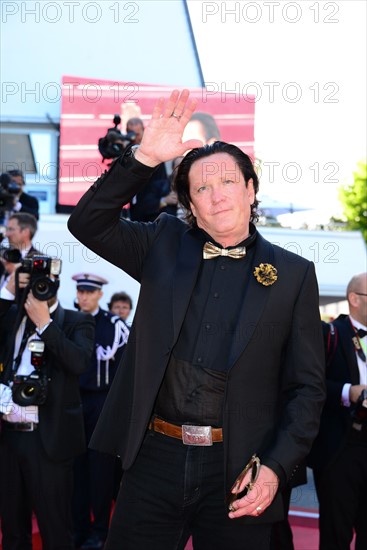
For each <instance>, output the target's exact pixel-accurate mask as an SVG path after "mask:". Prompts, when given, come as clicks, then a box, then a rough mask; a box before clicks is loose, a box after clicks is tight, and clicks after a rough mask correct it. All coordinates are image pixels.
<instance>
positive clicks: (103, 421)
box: [69, 160, 325, 522]
mask: <svg viewBox="0 0 367 550" xmlns="http://www.w3.org/2000/svg"><path fill="white" fill-rule="evenodd" d="M126 162H127V164H126V167H123V166H122V165H121V164H120V163H119V162H115V163H114V165H113V166H112V167H111V169H110V171H109V172H108V173H107V174H104V175H103V176H102V177H101V178H99V179H98V180H97V181H96V183H95V184H94V185H93V186H92V188H91V189H90V190H89V191H88V192H87V193H86V194H85V195H84V197H82V199H81V200H80V202H79V203H78V205H77V207H76V208H75V210H74V212H73V214H72V215H71V217H70V219H69V229H70V231H71V232H72V233H73V234H74V235H75V236H76V237H77V238H78V239H79V240H80V241H81V242H82V243H84V244H85V245H86V246H88V247H89V248H90V249H92V250H94V252H96V253H97V254H99V255H100V256H102V257H104V258H105V259H107V260H108V261H110V262H111V263H113V264H115V265H117V266H118V267H120V268H121V269H123V270H124V271H125V272H127V273H128V274H129V275H131V276H132V277H133V278H134V279H136V280H137V281H138V282H139V283H141V289H140V296H139V301H138V305H137V309H136V313H135V316H134V322H133V325H132V328H131V332H130V338H129V342H128V344H127V347H126V351H125V354H124V357H123V360H122V367H121V368H120V369H118V371H117V374H116V378H115V380H114V383H113V385H112V387H111V390H110V392H109V395H108V398H107V401H106V405H105V407H104V410H103V412H102V415H101V418H100V421H99V423H98V425H97V428H96V431H95V433H94V437H93V439H92V445H93V446H95V447H96V448H99V449H100V450H103V451H106V452H112V453H116V454H119V455H120V456H121V459H122V464H123V468H124V469H128V468H129V467H130V466H131V465H132V464H133V462H134V460H135V458H136V455H137V453H138V451H139V448H140V445H141V443H142V440H143V437H144V434H145V431H146V429H147V425H148V422H149V419H150V416H151V414H152V410H153V407H154V402H155V399H156V396H157V393H158V390H159V387H160V384H161V382H162V379H163V376H164V373H165V369H166V366H167V364H168V360H169V357H170V353H171V350H172V348H173V347H174V345H175V343H176V341H177V338H178V335H179V332H180V329H181V326H182V323H183V320H184V317H185V313H186V309H187V307H188V304H189V300H190V297H191V294H192V292H193V289H194V287H195V282H196V278H197V274H198V270H199V268H200V264H201V261H202V245H200V243H199V241H198V239H196V238H194V236H193V231H192V230H191V229H190V227H189V226H188V225H187V224H185V223H184V222H182V221H181V220H179V219H177V218H175V217H173V216H169V215H166V214H162V215H161V216H159V218H158V219H157V220H156V221H155V222H154V223H150V224H146V223H138V222H131V221H128V220H120V221H119V214H120V208H121V204H122V203H126V202H128V201H129V200H130V198H131V196H133V195H135V194H136V193H137V191H138V190H139V188H140V187H142V185H144V183H145V182H147V181H148V180H149V175H150V174H151V169H149V168H148V167H145V166H143V165H142V164H140V163H138V162H137V161H136V160H126ZM260 263H271V264H273V265H274V266H275V267H276V268H277V270H278V280H277V281H276V283H275V284H273V285H271V286H267V287H266V286H264V285H262V284H260V283H259V282H258V281H257V280H256V278H255V277H254V276H252V277H251V278H250V280H249V281H248V284H247V291H246V294H245V297H244V301H243V307H242V310H241V314H240V319H239V323H240V326H241V333H242V338H240V339H237V340H236V341H234V342H233V346H232V349H231V353H230V355H229V357H228V367H229V371H228V377H227V385H226V392H225V398H224V411H223V419H224V421H223V438H224V450H225V477H226V490H229V489H230V487H231V486H232V484H233V483H234V480H235V478H236V477H237V476H238V475H239V473H240V472H241V470H242V469H243V467H244V465H245V464H246V463H247V462H248V460H249V459H250V457H251V455H252V454H253V453H257V454H258V455H259V456H260V457H261V460H262V463H264V464H267V465H269V466H270V467H271V468H273V470H274V471H276V472H277V474H278V475H279V476H280V478H281V479H282V480H283V482H284V483H285V482H286V481H288V480H289V478H291V476H292V474H293V472H294V471H295V469H296V467H297V464H298V463H299V462H300V461H301V460H302V459H303V458H304V457H305V455H306V454H307V453H308V452H309V449H310V447H311V443H312V441H313V439H314V437H315V436H316V434H317V430H318V426H319V417H320V413H321V408H322V405H323V402H324V396H325V388H324V368H323V344H322V334H321V323H320V316H319V309H318V290H317V282H316V277H315V271H314V266H313V264H312V263H310V262H308V261H306V260H305V259H303V258H301V257H299V256H296V255H294V254H291V253H289V252H286V251H285V250H283V249H281V248H279V247H276V246H272V245H271V244H270V243H269V242H268V241H266V240H265V239H263V238H262V237H261V235H258V239H257V244H256V251H255V254H254V263H253V266H252V268H251V271H250V272H251V273H252V272H253V270H254V268H255V267H256V266H259V265H260ZM233 299H236V297H235V296H234V297H233ZM116 418H118V419H119V421H118V422H116V421H115V419H116ZM281 517H282V504H281V501H280V499H279V498H278V497H276V499H275V501H274V502H273V504H272V505H271V506H270V507H269V508H268V509H267V510H266V511H265V513H264V514H262V515H261V516H260V518H255V519H251V518H246V519H245V520H244V521H248V522H252V521H263V522H267V521H275V520H277V519H281Z"/></svg>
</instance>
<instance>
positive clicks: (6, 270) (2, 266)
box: [0, 213, 41, 290]
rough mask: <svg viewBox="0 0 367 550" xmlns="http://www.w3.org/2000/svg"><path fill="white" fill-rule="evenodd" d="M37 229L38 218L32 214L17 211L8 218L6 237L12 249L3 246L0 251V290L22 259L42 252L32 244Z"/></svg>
mask: <svg viewBox="0 0 367 550" xmlns="http://www.w3.org/2000/svg"><path fill="white" fill-rule="evenodd" d="M36 231H37V220H36V218H35V217H34V216H33V215H32V214H26V213H16V214H12V215H11V216H10V218H9V219H8V221H7V225H6V237H7V239H8V244H9V248H10V250H9V251H8V249H7V248H3V249H2V250H1V253H0V290H1V289H2V288H3V287H5V286H6V284H7V282H8V279H9V277H10V275H11V274H12V273H13V271H15V269H16V267H17V264H18V262H19V260H20V259H24V258H30V257H32V256H35V255H36V254H41V252H40V251H39V250H37V249H36V248H35V247H34V246H33V244H32V239H33V237H34V235H35V234H36ZM13 249H16V251H19V252H16V251H13ZM9 260H10V261H9Z"/></svg>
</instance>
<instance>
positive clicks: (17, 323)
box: [0, 273, 94, 550]
mask: <svg viewBox="0 0 367 550" xmlns="http://www.w3.org/2000/svg"><path fill="white" fill-rule="evenodd" d="M17 276H18V280H19V286H20V287H22V288H25V287H27V283H28V279H29V274H25V273H19V274H18V275H17ZM28 289H29V287H27V289H26V290H25V291H24V292H26V294H27V297H26V301H25V302H24V300H22V299H21V298H20V297H19V298H17V303H16V304H15V302H14V298H15V275H14V274H12V276H11V277H10V279H9V281H8V284H7V286H6V287H5V289H3V290H2V293H1V299H0V328H1V335H2V342H1V362H2V366H3V367H4V369H3V370H2V374H1V384H0V394H1V399H0V405H1V413H2V414H1V435H0V457H1V458H0V486H1V491H0V494H1V497H0V501H1V526H2V536H3V538H2V547H3V550H28V549H29V550H30V549H31V548H32V511H34V512H35V515H36V517H37V522H38V526H39V530H40V534H41V539H42V544H43V548H45V549H47V550H56V549H60V548H63V549H64V550H74V542H73V526H72V518H71V498H72V489H73V458H74V457H75V456H76V455H78V454H80V453H82V452H83V451H84V450H85V447H86V441H85V434H84V427H83V415H82V407H81V400H80V394H79V384H78V376H79V375H80V374H81V373H83V372H84V371H86V370H87V369H88V367H89V362H90V357H91V354H92V351H93V343H94V321H93V318H92V317H91V316H89V315H85V314H83V313H80V312H74V311H69V310H64V309H63V308H62V307H61V305H60V304H59V302H58V301H57V297H56V295H54V296H53V297H51V298H50V299H49V300H48V301H43V300H38V299H36V298H35V296H34V295H33V293H32V291H30V292H28ZM19 296H20V295H19ZM22 302H24V309H23V306H22ZM30 346H31V347H33V349H34V352H33V353H32V352H31V350H30ZM36 347H37V350H38V351H37V350H35V348H36ZM40 347H44V352H43V353H42V351H40V349H39V348H40ZM37 369H38V370H37ZM32 372H33V373H36V372H37V373H38V374H39V376H40V379H41V380H43V378H44V377H47V380H48V382H47V384H46V388H47V393H46V399H45V400H44V399H43V397H44V396H43V394H44V390H43V389H42V391H38V389H37V388H41V386H40V385H39V383H38V385H36V386H34V385H33V384H34V383H33V382H32V381H31V380H30V379H29V378H28V379H27V381H25V380H23V383H27V385H28V389H27V387H23V390H22V391H20V390H19V391H18V392H17V393H18V397H16V395H15V394H14V388H15V385H13V391H12V389H11V386H12V384H13V382H14V380H15V376H27V377H28V376H29V375H30V374H31V373H32ZM33 376H34V374H33ZM18 380H19V379H18ZM39 382H40V381H39ZM20 387H21V386H20ZM20 387H19V388H20ZM32 387H33V389H32ZM36 395H38V397H37V399H36V400H34V399H33V396H36Z"/></svg>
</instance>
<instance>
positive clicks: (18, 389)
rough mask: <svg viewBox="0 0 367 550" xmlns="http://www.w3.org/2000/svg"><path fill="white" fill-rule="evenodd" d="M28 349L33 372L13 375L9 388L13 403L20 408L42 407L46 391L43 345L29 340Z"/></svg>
mask: <svg viewBox="0 0 367 550" xmlns="http://www.w3.org/2000/svg"><path fill="white" fill-rule="evenodd" d="M28 349H29V350H30V351H31V365H32V366H33V367H35V370H34V371H33V372H31V374H29V375H28V376H22V375H15V376H14V378H13V383H12V386H11V391H12V397H13V401H14V403H16V404H17V405H21V406H22V407H27V406H29V405H43V403H44V402H45V401H46V398H47V391H48V378H47V374H46V368H45V364H44V351H45V343H44V342H43V341H42V340H31V341H30V342H29V344H28Z"/></svg>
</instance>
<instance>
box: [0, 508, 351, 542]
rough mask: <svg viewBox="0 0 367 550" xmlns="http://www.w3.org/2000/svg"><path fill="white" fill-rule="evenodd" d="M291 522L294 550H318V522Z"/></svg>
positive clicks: (35, 538)
mask: <svg viewBox="0 0 367 550" xmlns="http://www.w3.org/2000/svg"><path fill="white" fill-rule="evenodd" d="M290 522H291V525H292V531H293V540H294V549H295V550H318V538H319V533H318V528H317V520H316V519H315V518H307V517H306V518H304V517H299V516H291V517H290ZM0 549H2V546H1V545H0ZM353 549H354V544H352V545H351V550H353ZM33 550H43V549H42V544H41V539H40V536H39V533H38V530H37V523H36V521H34V535H33ZM185 550H193V549H192V544H191V540H190V541H189V542H188V544H187V546H186V549H185Z"/></svg>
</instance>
